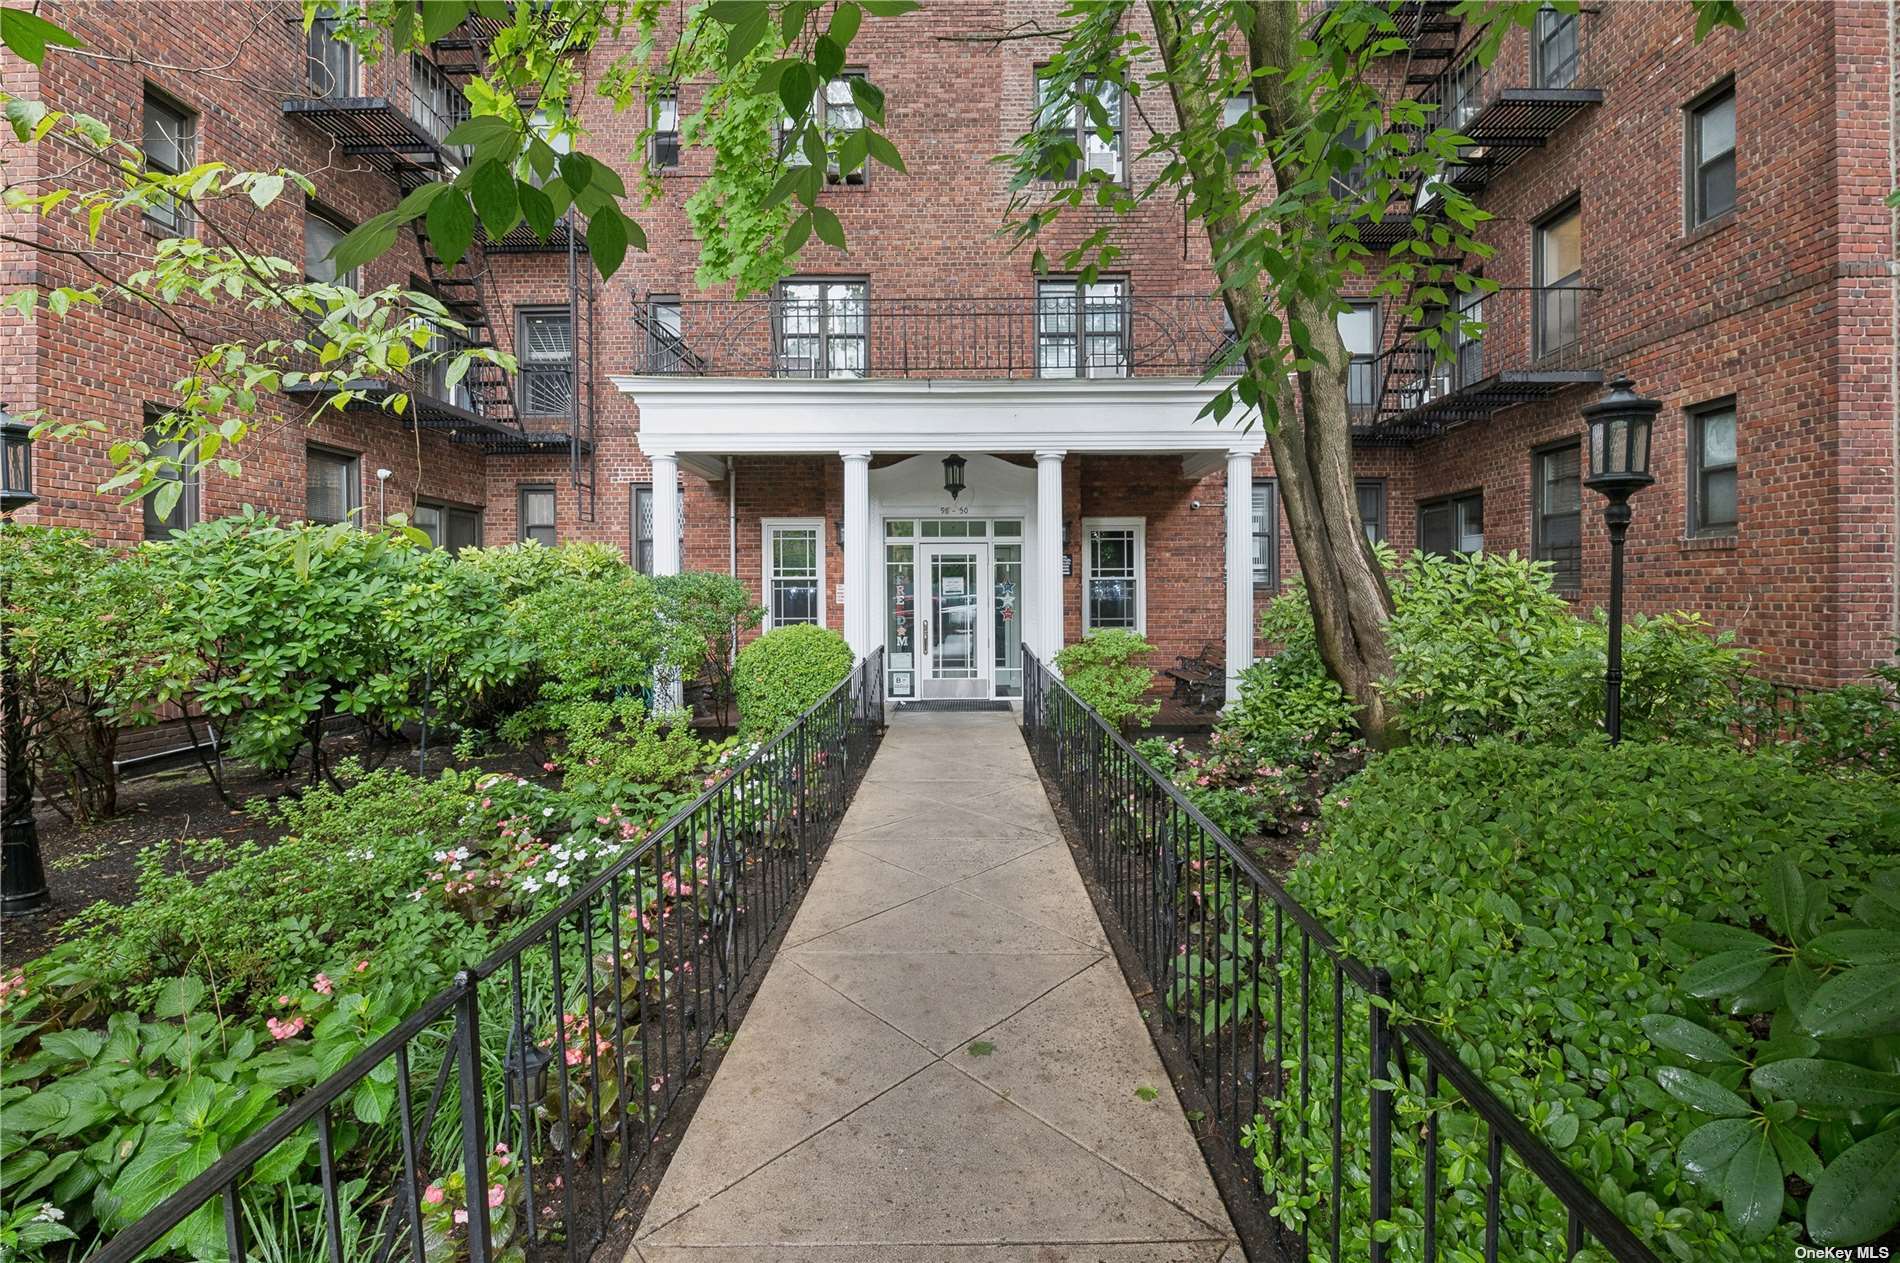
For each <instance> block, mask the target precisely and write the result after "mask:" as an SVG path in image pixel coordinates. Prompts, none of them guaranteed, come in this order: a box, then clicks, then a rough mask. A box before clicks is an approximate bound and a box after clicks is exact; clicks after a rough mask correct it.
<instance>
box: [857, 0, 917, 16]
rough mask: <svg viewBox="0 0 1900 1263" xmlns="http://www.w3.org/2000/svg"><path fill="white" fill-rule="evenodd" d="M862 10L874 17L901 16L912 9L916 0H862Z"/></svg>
mask: <svg viewBox="0 0 1900 1263" xmlns="http://www.w3.org/2000/svg"><path fill="white" fill-rule="evenodd" d="M862 3H863V5H864V11H865V12H866V13H868V14H870V15H871V16H872V17H874V18H895V17H902V16H903V15H904V14H906V13H910V12H912V11H914V10H915V9H916V8H917V7H918V4H917V0H862Z"/></svg>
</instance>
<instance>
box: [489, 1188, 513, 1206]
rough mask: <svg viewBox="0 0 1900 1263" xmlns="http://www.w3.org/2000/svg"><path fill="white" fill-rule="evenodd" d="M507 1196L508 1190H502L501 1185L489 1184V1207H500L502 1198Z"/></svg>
mask: <svg viewBox="0 0 1900 1263" xmlns="http://www.w3.org/2000/svg"><path fill="white" fill-rule="evenodd" d="M507 1195H508V1190H507V1189H504V1188H503V1187H502V1186H501V1185H499V1184H490V1185H489V1186H488V1204H489V1206H491V1207H494V1206H499V1205H501V1201H502V1198H504V1197H506V1196H507Z"/></svg>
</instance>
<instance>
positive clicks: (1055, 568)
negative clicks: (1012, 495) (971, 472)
mask: <svg viewBox="0 0 1900 1263" xmlns="http://www.w3.org/2000/svg"><path fill="white" fill-rule="evenodd" d="M1064 455H1066V453H1064V452H1037V453H1036V569H1035V576H1036V625H1035V632H1036V636H1035V642H1034V644H1033V646H1032V647H1033V648H1034V649H1035V652H1036V656H1037V657H1039V658H1041V659H1042V660H1043V663H1044V664H1045V665H1047V664H1049V663H1051V662H1052V661H1053V660H1054V658H1055V656H1056V654H1057V653H1058V652H1060V651H1061V649H1062V458H1063V456H1064Z"/></svg>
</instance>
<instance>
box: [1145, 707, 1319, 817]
mask: <svg viewBox="0 0 1900 1263" xmlns="http://www.w3.org/2000/svg"><path fill="white" fill-rule="evenodd" d="M1135 752H1136V753H1137V754H1139V755H1141V757H1142V758H1144V759H1146V760H1147V761H1148V762H1149V764H1151V765H1152V766H1153V767H1154V769H1155V770H1156V771H1157V772H1160V773H1161V774H1162V775H1163V776H1165V777H1167V778H1168V780H1170V781H1171V782H1173V784H1174V786H1175V788H1177V789H1179V790H1180V791H1181V792H1182V793H1184V794H1186V795H1187V797H1188V801H1189V802H1191V803H1193V804H1194V805H1195V806H1196V807H1198V808H1200V809H1201V814H1202V815H1204V816H1206V817H1207V818H1208V820H1209V821H1211V822H1212V823H1213V824H1214V825H1215V826H1216V827H1217V828H1219V829H1220V831H1221V832H1223V833H1225V834H1226V835H1227V836H1228V837H1229V838H1232V839H1234V840H1236V841H1240V840H1243V839H1246V838H1250V837H1253V836H1254V835H1255V834H1258V833H1261V832H1262V831H1264V830H1265V829H1267V828H1268V827H1270V826H1277V825H1283V824H1285V823H1286V822H1287V821H1288V819H1290V817H1291V816H1292V814H1293V812H1294V811H1295V810H1296V809H1297V808H1298V807H1299V805H1300V803H1301V801H1302V800H1303V798H1304V797H1305V795H1304V794H1303V793H1302V792H1301V789H1300V786H1299V784H1298V782H1299V780H1300V779H1301V778H1300V775H1299V773H1298V772H1297V771H1295V770H1294V769H1291V768H1288V767H1285V766H1281V765H1279V764H1275V763H1272V762H1269V761H1266V760H1265V758H1264V757H1263V756H1262V755H1260V754H1258V753H1257V752H1255V751H1254V750H1253V749H1252V748H1251V747H1249V746H1248V745H1247V744H1246V743H1245V742H1244V741H1242V740H1241V739H1240V738H1238V737H1236V736H1234V735H1233V734H1232V733H1229V732H1223V731H1219V730H1217V731H1216V732H1215V733H1214V736H1213V739H1212V741H1211V742H1210V743H1209V748H1208V750H1207V751H1206V752H1205V753H1197V752H1195V751H1191V750H1189V749H1187V748H1186V746H1184V745H1183V744H1182V743H1180V742H1178V741H1167V740H1164V739H1162V738H1160V737H1148V738H1146V739H1144V740H1142V741H1138V742H1136V743H1135Z"/></svg>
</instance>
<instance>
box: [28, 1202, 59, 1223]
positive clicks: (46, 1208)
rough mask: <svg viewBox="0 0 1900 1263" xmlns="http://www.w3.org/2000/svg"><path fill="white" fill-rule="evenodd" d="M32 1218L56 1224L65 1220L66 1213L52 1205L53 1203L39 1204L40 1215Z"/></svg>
mask: <svg viewBox="0 0 1900 1263" xmlns="http://www.w3.org/2000/svg"><path fill="white" fill-rule="evenodd" d="M33 1218H35V1219H44V1220H45V1221H46V1222H48V1223H55V1224H56V1223H58V1222H59V1221H60V1220H62V1219H64V1218H66V1212H65V1211H63V1210H61V1209H60V1208H59V1207H57V1206H55V1205H53V1203H51V1202H41V1203H40V1213H39V1214H37V1215H35V1216H33Z"/></svg>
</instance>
